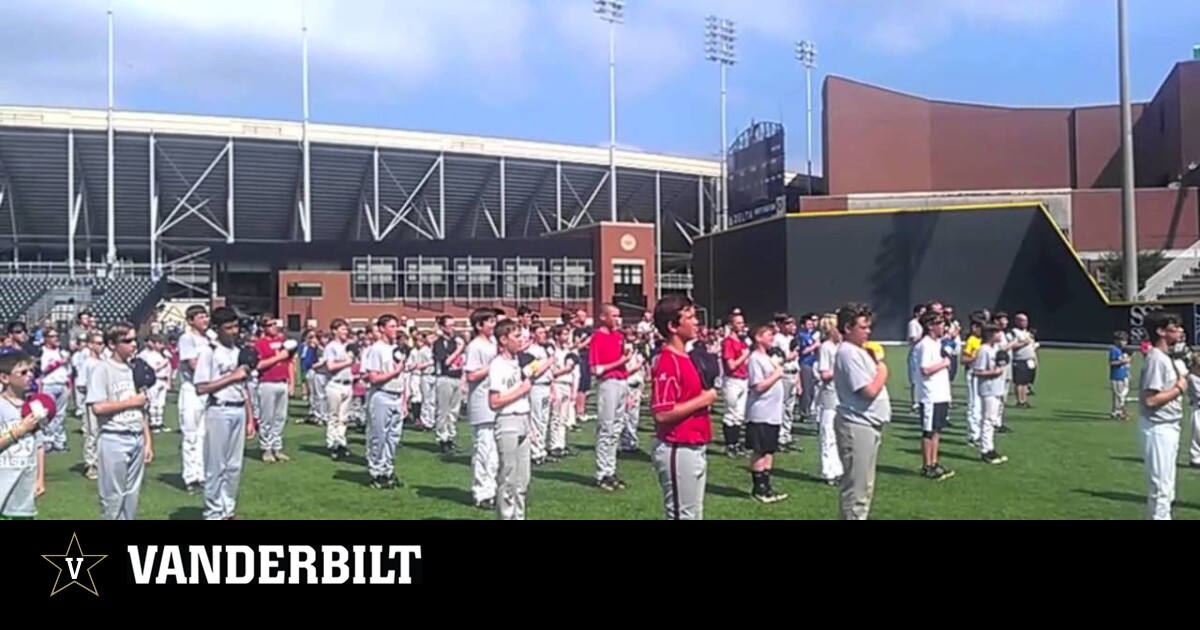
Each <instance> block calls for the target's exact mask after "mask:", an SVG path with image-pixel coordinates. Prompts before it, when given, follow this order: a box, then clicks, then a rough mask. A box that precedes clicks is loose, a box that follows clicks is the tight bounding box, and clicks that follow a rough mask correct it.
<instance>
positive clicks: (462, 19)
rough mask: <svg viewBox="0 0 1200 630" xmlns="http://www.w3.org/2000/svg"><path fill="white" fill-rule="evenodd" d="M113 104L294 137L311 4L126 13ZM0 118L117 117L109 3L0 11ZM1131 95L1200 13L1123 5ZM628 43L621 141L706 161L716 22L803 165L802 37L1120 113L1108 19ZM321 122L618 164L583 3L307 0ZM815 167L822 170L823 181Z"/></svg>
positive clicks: (873, 6)
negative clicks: (264, 124) (540, 145)
mask: <svg viewBox="0 0 1200 630" xmlns="http://www.w3.org/2000/svg"><path fill="white" fill-rule="evenodd" d="M114 3H115V7H116V24H117V75H116V77H117V104H118V107H119V108H127V109H137V110H146V111H165V112H181V113H201V114H219V115H230V116H245V117H268V118H288V119H298V118H299V117H300V115H301V109H300V107H301V101H300V75H301V73H300V36H299V32H300V24H301V19H300V15H301V10H300V7H301V2H300V0H205V1H193V0H114ZM0 4H3V5H4V8H5V18H6V28H5V31H6V35H5V40H4V41H3V43H2V44H0V50H3V53H4V54H2V55H0V103H3V104H18V105H51V106H65V107H103V106H104V105H105V102H106V101H105V99H106V93H105V68H106V66H105V63H106V58H105V54H106V52H105V51H106V48H105V46H106V39H105V37H106V30H105V10H106V4H107V0H0ZM1129 4H1130V5H1131V9H1132V13H1131V21H1130V31H1131V41H1132V70H1133V93H1134V98H1135V99H1138V100H1148V99H1150V98H1151V97H1153V95H1154V92H1155V90H1156V89H1157V88H1158V86H1159V85H1160V84H1161V82H1162V80H1163V79H1164V78H1165V76H1166V74H1167V73H1168V72H1169V70H1170V68H1171V66H1172V65H1173V64H1174V63H1176V62H1178V61H1182V60H1186V59H1190V58H1191V50H1192V46H1193V45H1196V44H1200V2H1196V0H1130V2H1129ZM627 5H628V6H627V9H626V12H627V21H626V24H625V25H623V26H621V27H619V28H620V30H619V35H618V37H619V39H618V41H619V52H618V56H619V59H620V60H619V67H618V75H619V76H618V84H619V85H618V93H619V97H618V98H619V142H620V144H622V145H625V146H628V147H632V148H638V149H643V150H648V151H657V152H664V153H672V154H680V155H689V156H715V154H716V153H717V151H718V150H719V146H720V136H719V124H720V117H719V100H718V88H719V83H718V76H719V75H718V71H717V68H716V66H714V65H713V64H712V63H709V62H706V61H705V60H704V55H703V24H704V17H705V16H706V15H708V14H711V13H716V14H720V15H723V16H727V17H729V18H732V19H734V20H736V21H737V23H738V26H739V34H740V37H739V64H738V65H737V66H736V67H734V68H733V69H732V70H731V72H730V83H729V86H730V97H729V124H730V138H731V139H732V138H733V137H735V136H736V134H737V131H738V130H739V129H741V128H744V127H745V126H746V125H747V124H748V123H749V122H750V121H751V119H758V120H781V121H782V122H783V123H784V124H785V125H786V126H787V128H788V136H789V142H788V157H789V159H788V162H789V166H790V167H791V168H793V169H797V170H799V169H801V168H802V165H803V162H804V147H805V142H804V140H805V139H804V91H803V85H804V77H803V73H802V71H801V68H800V67H799V65H798V64H797V63H796V61H795V60H794V53H793V49H794V43H795V41H796V40H797V39H803V38H808V39H813V40H815V41H816V42H817V43H818V47H819V50H820V58H819V65H820V67H819V68H818V70H817V74H816V76H815V79H814V99H815V101H816V108H817V111H816V113H815V116H816V120H817V127H816V128H817V130H818V131H817V138H816V143H815V152H816V153H815V157H816V159H817V160H818V163H819V160H820V137H819V121H820V80H821V78H823V77H824V76H825V73H831V74H837V75H841V76H846V77H849V78H853V79H857V80H861V81H866V82H869V83H875V84H878V85H882V86H885V87H889V88H893V89H897V90H901V91H905V92H911V93H916V94H919V95H923V96H928V97H931V98H939V99H949V100H964V101H971V102H983V103H992V104H999V105H1030V106H1062V105H1077V104H1098V103H1110V102H1116V100H1117V97H1118V91H1117V87H1118V84H1117V50H1116V3H1115V1H1113V0H990V1H989V0H628V2H627ZM306 10H307V14H308V16H309V25H310V37H311V43H310V46H311V48H310V50H311V53H310V60H311V64H312V116H313V120H315V121H320V122H335V123H343V124H357V125H378V126H385V127H393V128H400V129H416V130H427V131H442V132H451V133H465V134H476V135H485V136H502V137H515V138H522V139H530V140H542V141H552V142H565V143H571V144H582V145H591V146H606V143H607V141H608V112H607V107H608V100H607V94H608V92H607V90H608V74H607V56H608V46H607V30H606V28H607V27H606V25H605V24H603V23H602V22H601V21H600V20H599V19H598V18H597V17H596V16H595V15H594V14H593V13H592V2H591V0H440V1H431V0H307V9H306ZM818 169H819V166H818Z"/></svg>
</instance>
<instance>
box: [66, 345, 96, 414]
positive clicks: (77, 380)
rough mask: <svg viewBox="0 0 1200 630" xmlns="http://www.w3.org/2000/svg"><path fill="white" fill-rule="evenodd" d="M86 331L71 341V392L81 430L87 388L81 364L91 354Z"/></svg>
mask: <svg viewBox="0 0 1200 630" xmlns="http://www.w3.org/2000/svg"><path fill="white" fill-rule="evenodd" d="M87 345H88V333H86V332H84V333H81V334H80V335H79V337H78V338H77V339H74V340H73V341H72V342H71V392H72V394H73V395H74V402H75V405H74V412H75V417H76V418H77V419H78V420H79V424H80V431H81V432H82V431H83V430H84V428H85V425H86V423H87V419H86V418H87V402H86V401H87V395H86V394H84V391H85V390H86V389H87V381H86V380H85V379H86V377H85V376H84V375H83V364H84V363H85V362H86V361H87V359H88V357H89V356H91V352H90V351H89V350H88V347H87Z"/></svg>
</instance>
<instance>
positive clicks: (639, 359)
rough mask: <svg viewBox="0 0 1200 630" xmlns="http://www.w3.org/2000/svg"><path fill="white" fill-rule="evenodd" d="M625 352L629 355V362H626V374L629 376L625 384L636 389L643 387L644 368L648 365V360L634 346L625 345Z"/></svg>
mask: <svg viewBox="0 0 1200 630" xmlns="http://www.w3.org/2000/svg"><path fill="white" fill-rule="evenodd" d="M625 351H626V352H628V353H629V360H628V361H626V362H625V373H626V374H628V376H627V377H626V378H625V382H626V383H629V384H630V385H632V386H634V387H641V386H642V382H643V381H644V380H645V377H644V375H643V374H642V366H643V365H645V364H646V359H645V358H644V357H643V356H642V354H641V353H639V352H638V351H637V348H635V347H633V345H632V344H625Z"/></svg>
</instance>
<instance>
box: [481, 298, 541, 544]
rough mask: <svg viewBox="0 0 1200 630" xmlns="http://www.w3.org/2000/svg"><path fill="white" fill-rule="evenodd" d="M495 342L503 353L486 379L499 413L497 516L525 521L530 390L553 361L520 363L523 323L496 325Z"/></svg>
mask: <svg viewBox="0 0 1200 630" xmlns="http://www.w3.org/2000/svg"><path fill="white" fill-rule="evenodd" d="M544 332H545V330H544V329H543V333H544ZM496 341H497V343H498V344H499V347H500V354H499V355H498V356H496V357H495V358H494V359H492V362H491V367H490V369H489V371H488V378H487V380H488V387H487V393H488V407H489V408H490V409H491V410H492V412H493V413H495V414H496V420H495V427H496V428H495V436H496V438H495V439H496V444H495V448H496V451H497V459H498V460H499V466H498V467H497V473H496V517H497V518H498V519H500V520H502V521H523V520H525V495H526V492H527V490H528V488H529V464H530V450H529V439H528V436H529V413H530V405H529V403H530V401H529V392H530V390H532V389H533V383H534V382H535V381H536V380H537V379H539V378H541V377H542V376H543V375H544V374H546V372H547V371H549V369H550V366H551V365H552V364H551V362H550V361H540V362H538V363H536V364H535V363H533V362H532V357H529V358H527V359H526V360H527V361H530V363H528V364H526V365H524V366H522V365H521V363H522V360H521V359H518V357H517V355H518V354H519V353H520V352H521V348H522V347H524V346H525V340H524V338H523V336H522V334H521V328H520V326H519V325H518V324H517V322H515V321H513V320H511V319H506V320H504V321H502V322H500V323H499V324H496ZM525 356H526V357H528V355H525Z"/></svg>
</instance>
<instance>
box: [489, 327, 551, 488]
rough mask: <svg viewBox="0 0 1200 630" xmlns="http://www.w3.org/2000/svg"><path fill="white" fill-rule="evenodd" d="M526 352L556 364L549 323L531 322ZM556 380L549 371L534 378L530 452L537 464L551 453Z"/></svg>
mask: <svg viewBox="0 0 1200 630" xmlns="http://www.w3.org/2000/svg"><path fill="white" fill-rule="evenodd" d="M497 330H499V328H497ZM522 341H523V342H524V333H522ZM524 352H525V353H527V354H528V355H529V356H531V357H533V358H534V360H536V361H537V362H538V363H539V364H541V363H546V364H549V365H551V367H553V362H554V348H553V347H551V346H550V338H549V335H548V334H547V332H546V326H545V325H543V324H542V323H541V322H534V323H531V324H530V325H529V343H528V344H527V345H525V350H524ZM553 382H554V374H553V373H552V372H551V371H550V370H546V371H545V372H542V373H541V375H539V376H538V377H537V378H536V379H534V380H533V383H532V386H531V387H530V389H529V455H530V458H531V459H532V462H533V465H534V466H541V465H543V464H545V463H546V460H547V458H548V457H549V455H550V454H549V451H548V450H547V446H546V445H547V442H548V437H549V436H548V434H549V432H550V387H551V385H552V384H553Z"/></svg>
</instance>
